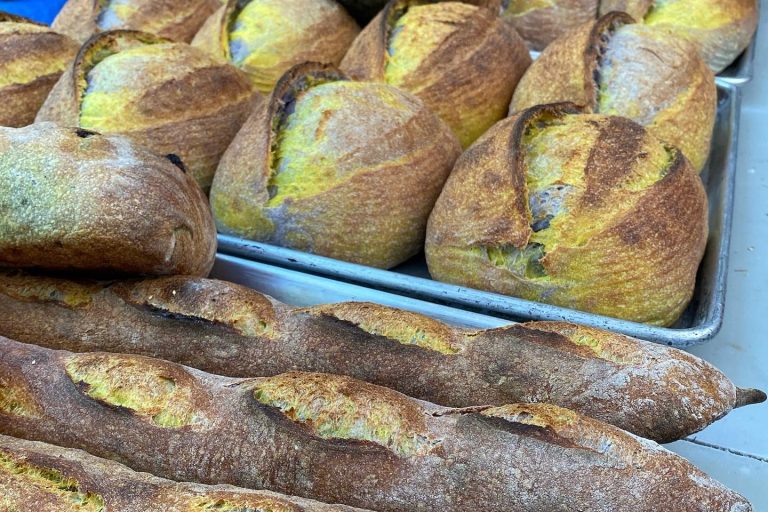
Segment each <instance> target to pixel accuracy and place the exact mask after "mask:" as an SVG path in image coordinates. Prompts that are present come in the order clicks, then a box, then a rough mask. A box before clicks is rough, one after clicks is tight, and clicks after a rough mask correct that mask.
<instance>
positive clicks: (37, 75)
mask: <svg viewBox="0 0 768 512" xmlns="http://www.w3.org/2000/svg"><path fill="white" fill-rule="evenodd" d="M0 49H2V51H0V97H2V98H3V101H2V102H0V126H13V127H21V126H26V125H28V124H30V123H32V122H33V121H34V120H35V114H37V111H38V110H39V109H40V106H41V105H42V104H43V101H45V98H46V96H48V93H49V92H50V91H51V88H52V87H53V85H54V84H55V83H56V81H57V80H58V79H59V77H60V76H61V73H62V72H63V71H64V69H65V68H66V67H67V65H68V64H69V63H70V61H71V60H72V59H74V58H75V55H76V54H77V49H78V44H77V43H76V42H75V41H73V40H72V39H70V38H69V37H67V36H65V35H63V34H59V33H58V32H55V31H53V30H51V29H50V28H48V27H47V26H45V25H40V24H38V23H35V22H34V21H32V20H28V19H26V18H22V17H20V16H13V15H11V14H6V13H4V12H0Z"/></svg>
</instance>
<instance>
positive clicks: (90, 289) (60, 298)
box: [0, 271, 103, 308]
mask: <svg viewBox="0 0 768 512" xmlns="http://www.w3.org/2000/svg"><path fill="white" fill-rule="evenodd" d="M102 288H103V287H102V286H100V285H97V284H81V283H78V282H76V281H70V280H63V279H62V280H53V279H49V278H45V277H39V276H32V275H26V274H15V273H12V272H4V271H0V293H2V294H3V295H7V296H8V297H11V298H12V299H15V300H18V301H23V302H55V303H58V304H61V305H64V306H67V307H69V308H80V307H85V306H88V305H89V304H90V303H91V302H92V300H93V295H94V294H95V293H97V292H99V291H100V290H101V289H102Z"/></svg>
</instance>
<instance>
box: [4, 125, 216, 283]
mask: <svg viewBox="0 0 768 512" xmlns="http://www.w3.org/2000/svg"><path fill="white" fill-rule="evenodd" d="M54 170H55V172H53V171H54ZM0 183H1V184H2V185H1V186H2V188H3V189H5V190H13V191H14V193H13V194H11V195H10V196H9V199H8V200H6V202H5V203H4V204H3V205H2V207H0V209H2V214H1V215H0V266H15V267H27V268H29V267H32V268H34V267H37V268H48V269H61V270H89V271H96V272H109V273H114V272H118V273H134V274H148V275H164V274H191V275H206V274H207V273H208V272H209V271H210V269H211V267H212V265H213V260H214V257H215V251H216V232H215V229H214V225H213V221H212V218H211V213H210V209H209V207H208V205H207V202H206V198H205V196H204V195H203V193H202V192H201V191H200V189H199V187H198V186H197V184H196V183H195V182H194V180H193V179H192V178H191V177H189V176H188V175H186V174H185V173H184V172H183V170H182V169H180V168H179V167H177V166H176V165H174V164H173V163H171V161H169V160H168V159H166V158H161V157H157V156H155V155H153V154H151V153H149V152H147V151H146V150H144V149H142V148H139V147H138V146H136V145H134V144H132V143H131V142H130V141H128V140H127V139H124V138H122V137H105V136H101V135H98V134H95V133H92V132H88V131H86V130H82V129H75V128H61V127H58V126H56V125H53V124H51V123H40V124H35V125H31V126H29V127H27V128H18V129H17V128H3V129H0Z"/></svg>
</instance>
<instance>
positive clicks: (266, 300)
mask: <svg viewBox="0 0 768 512" xmlns="http://www.w3.org/2000/svg"><path fill="white" fill-rule="evenodd" d="M0 310H2V311H5V312H6V314H5V315H3V316H2V317H0V335H3V336H7V337H9V338H11V339H15V340H18V341H22V342H25V343H35V344H38V345H43V346H46V347H49V348H55V349H64V350H72V351H76V352H91V351H106V352H118V353H119V352H126V353H133V354H138V355H144V356H150V357H158V358H162V359H167V360H170V361H175V362H178V363H181V364H185V365H188V366H192V367H194V368H199V369H202V370H205V371H209V372H212V373H216V374H220V375H229V376H232V377H256V376H270V375H276V374H279V373H282V372H286V371H291V370H302V371H314V372H324V373H336V374H343V375H348V376H351V377H354V378H356V379H360V380H365V381H369V382H372V383H374V384H378V385H381V386H386V387H390V388H393V389H396V390H398V391H400V392H402V393H405V394H407V395H410V396H413V397H416V398H421V399H424V400H429V401H432V402H435V403H439V404H442V405H447V406H453V407H469V406H475V405H489V404H490V405H503V404H505V403H510V402H548V403H553V404H557V405H560V406H562V407H567V408H569V409H574V410H576V411H578V412H580V413H581V414H584V415H587V416H590V417H593V418H596V419H599V420H601V421H604V422H606V423H611V424H613V425H616V426H618V427H620V428H623V429H624V430H628V431H630V432H633V433H635V434H637V435H640V436H642V437H646V438H649V439H654V440H657V441H659V442H668V441H672V440H675V439H679V438H681V437H684V436H686V435H688V434H691V433H693V432H696V431H698V430H701V429H702V428H704V427H706V426H707V425H709V424H710V423H711V422H713V421H715V420H717V419H718V418H720V417H722V416H724V415H725V414H727V413H728V412H729V411H730V410H731V409H732V408H734V407H737V406H739V405H745V404H748V403H753V402H758V401H762V400H764V399H765V395H764V394H762V393H761V392H757V391H754V390H743V389H739V388H736V387H735V386H734V385H733V383H731V381H730V380H728V378H727V377H726V376H725V375H723V374H722V373H720V372H719V371H718V370H717V369H716V368H714V367H713V366H711V365H710V364H708V363H707V362H705V361H703V360H702V359H699V358H697V357H695V356H692V355H690V354H687V353H685V352H683V351H680V350H676V349H672V348H667V347H663V346H660V345H655V344H652V343H646V342H642V341H639V340H635V339H632V338H628V337H626V336H621V335H618V334H614V333H611V332H608V331H603V330H599V329H594V328H589V327H582V326H577V325H574V324H568V323H562V322H531V323H527V324H518V325H512V326H509V327H502V328H499V329H489V330H485V331H472V330H468V329H461V328H457V327H452V326H449V325H446V324H443V323H441V322H438V321H436V320H433V319H431V318H428V317H425V316H422V315H418V314H415V313H410V312H407V311H402V310H398V309H393V308H388V307H385V306H380V305H377V304H369V303H353V302H349V303H341V304H328V305H322V306H315V307H310V308H292V307H290V306H287V305H285V304H281V303H279V302H277V301H276V300H274V299H272V298H270V297H267V296H264V295H262V294H260V293H258V292H256V291H254V290H251V289H249V288H245V287H242V286H239V285H236V284H232V283H228V282H225V281H217V280H212V279H193V278H188V277H171V278H161V279H150V280H144V281H125V282H120V283H114V284H111V285H109V284H99V283H95V282H74V281H68V280H65V279H58V278H49V277H41V276H33V275H28V274H22V273H19V272H13V271H10V272H0Z"/></svg>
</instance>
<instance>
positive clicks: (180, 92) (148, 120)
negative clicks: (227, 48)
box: [37, 30, 257, 190]
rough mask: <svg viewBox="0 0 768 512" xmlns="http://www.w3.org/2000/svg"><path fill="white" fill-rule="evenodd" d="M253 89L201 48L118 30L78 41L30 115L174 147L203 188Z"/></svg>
mask: <svg viewBox="0 0 768 512" xmlns="http://www.w3.org/2000/svg"><path fill="white" fill-rule="evenodd" d="M254 94H255V93H253V91H252V88H251V84H250V82H249V81H248V77H247V76H246V75H245V73H243V72H242V71H240V70H238V69H236V68H235V67H234V66H232V65H230V64H228V63H225V62H221V61H219V60H217V59H215V58H213V57H212V56H210V55H208V54H207V53H205V52H204V51H202V50H199V49H197V48H192V47H191V46H189V45H187V44H184V43H173V42H170V41H167V40H165V39H161V38H158V37H157V36H153V35H151V34H144V33H141V32H131V31H124V30H118V31H112V32H104V33H101V34H99V35H96V36H94V37H93V38H91V39H90V40H89V41H88V42H87V43H85V45H83V47H82V48H81V49H80V53H79V54H78V56H77V59H76V60H75V62H74V63H73V65H72V67H71V68H70V69H68V70H67V71H66V72H65V73H64V74H63V75H62V77H61V79H60V80H59V82H58V83H57V84H56V86H55V87H54V88H53V90H52V91H51V94H50V96H49V97H48V99H47V100H46V101H45V103H44V104H43V106H42V108H41V109H40V112H39V113H38V115H37V121H54V122H57V123H59V124H62V125H69V126H80V127H82V128H86V129H88V130H95V131H98V132H100V133H112V134H121V135H126V136H128V137H130V138H131V139H132V140H134V141H136V142H138V143H139V144H141V145H143V146H145V147H147V148H149V149H150V150H152V151H154V152H155V153H157V154H159V155H165V154H168V153H174V154H176V155H178V156H179V157H181V159H182V160H183V161H184V163H185V164H186V165H187V167H188V168H189V172H190V174H191V175H192V176H193V177H194V178H195V179H196V180H197V182H198V183H199V184H200V186H201V187H202V188H203V190H207V189H208V188H209V187H210V185H211V180H212V178H213V173H214V171H215V170H216V165H217V164H218V162H219V159H220V158H221V155H222V153H223V152H224V150H225V149H227V146H228V145H229V143H230V142H231V141H232V139H233V138H234V136H235V134H236V133H237V130H238V129H239V128H240V126H241V125H242V124H243V122H244V121H245V119H246V118H247V117H248V113H249V111H250V106H251V101H252V98H253V95H254ZM256 94H257V93H256Z"/></svg>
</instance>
